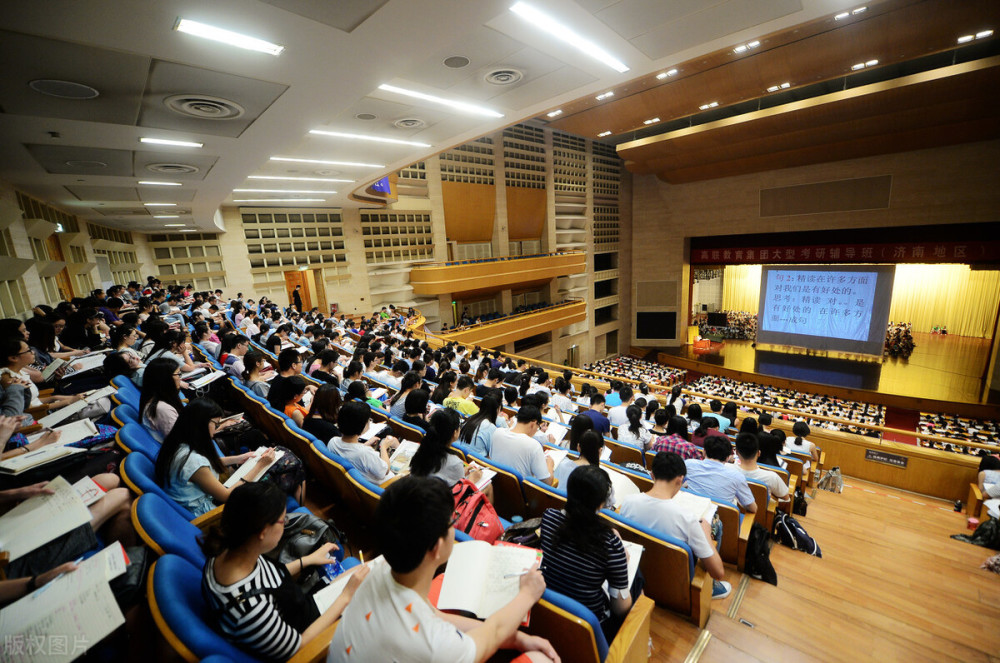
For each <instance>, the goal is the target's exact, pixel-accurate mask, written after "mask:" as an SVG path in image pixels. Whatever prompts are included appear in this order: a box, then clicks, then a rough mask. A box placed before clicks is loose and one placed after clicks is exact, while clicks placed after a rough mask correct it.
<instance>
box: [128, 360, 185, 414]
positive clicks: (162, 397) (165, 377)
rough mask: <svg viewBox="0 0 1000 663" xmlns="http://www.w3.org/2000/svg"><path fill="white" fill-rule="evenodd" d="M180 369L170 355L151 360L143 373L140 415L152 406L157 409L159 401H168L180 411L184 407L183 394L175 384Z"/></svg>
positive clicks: (153, 409)
mask: <svg viewBox="0 0 1000 663" xmlns="http://www.w3.org/2000/svg"><path fill="white" fill-rule="evenodd" d="M178 370H179V367H178V366H177V362H176V361H174V360H173V359H171V358H169V357H157V358H156V359H154V360H153V361H151V362H149V364H148V365H147V366H146V370H145V371H144V372H143V374H142V394H141V395H140V396H139V416H140V417H142V413H143V412H145V411H146V408H147V407H148V408H151V411H153V412H155V411H156V404H157V403H166V404H167V405H169V406H171V407H172V408H174V409H175V410H177V412H178V413H179V412H180V411H181V410H183V409H184V404H183V403H181V394H180V392H179V391H178V390H177V387H176V386H175V385H174V373H175V372H177V371H178Z"/></svg>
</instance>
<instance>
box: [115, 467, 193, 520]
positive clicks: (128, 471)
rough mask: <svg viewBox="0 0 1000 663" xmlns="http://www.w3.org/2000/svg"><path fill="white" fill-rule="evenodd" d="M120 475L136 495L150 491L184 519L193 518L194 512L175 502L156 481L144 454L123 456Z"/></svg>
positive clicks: (152, 468)
mask: <svg viewBox="0 0 1000 663" xmlns="http://www.w3.org/2000/svg"><path fill="white" fill-rule="evenodd" d="M121 475H122V480H124V481H125V484H126V485H127V486H128V487H129V488H131V489H132V492H134V493H135V494H137V495H144V494H146V493H152V494H154V495H157V496H159V497H160V499H162V500H163V501H164V502H166V503H167V504H169V505H170V506H171V507H172V508H173V509H174V511H176V512H177V513H178V514H179V515H180V516H181V517H182V518H184V520H186V521H188V522H191V521H192V520H194V514H193V513H191V512H190V511H188V510H187V509H186V508H184V507H183V506H181V505H180V504H178V503H177V502H175V501H174V500H173V499H172V498H171V497H170V496H169V495H167V493H166V492H165V491H164V490H163V488H161V487H160V485H159V484H158V483H156V477H155V475H154V466H153V461H151V460H150V459H149V458H147V457H146V456H144V455H142V454H140V453H130V454H129V455H127V456H125V460H123V461H122V464H121Z"/></svg>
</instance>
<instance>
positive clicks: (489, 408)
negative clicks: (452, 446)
mask: <svg viewBox="0 0 1000 663" xmlns="http://www.w3.org/2000/svg"><path fill="white" fill-rule="evenodd" d="M499 413H500V402H499V401H498V400H497V399H496V396H494V395H493V394H486V395H485V396H483V398H482V399H481V400H480V401H479V412H477V413H475V414H474V415H472V416H471V417H469V418H468V419H467V420H466V421H465V425H464V426H462V436H461V438H460V439H461V440H462V442H465V443H466V444H472V441H473V440H474V439H476V433H477V432H478V431H479V427H480V426H481V425H482V423H483V422H484V421H488V422H490V423H491V424H494V425H496V423H497V415H498V414H499ZM432 418H433V417H432Z"/></svg>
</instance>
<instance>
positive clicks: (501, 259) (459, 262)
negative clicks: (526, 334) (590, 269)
mask: <svg viewBox="0 0 1000 663" xmlns="http://www.w3.org/2000/svg"><path fill="white" fill-rule="evenodd" d="M578 253H586V251H553V252H552V253H532V254H530V255H526V256H525V255H520V256H493V257H490V258H468V259H466V260H446V261H444V262H422V263H420V264H419V265H417V267H455V266H457V265H473V264H477V263H491V262H506V261H510V260H525V259H527V258H551V257H552V256H567V255H576V254H578ZM414 269H416V268H414Z"/></svg>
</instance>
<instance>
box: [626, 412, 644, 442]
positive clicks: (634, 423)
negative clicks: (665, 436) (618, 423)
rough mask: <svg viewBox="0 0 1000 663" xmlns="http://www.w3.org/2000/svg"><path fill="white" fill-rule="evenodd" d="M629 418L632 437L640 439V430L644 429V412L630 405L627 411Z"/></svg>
mask: <svg viewBox="0 0 1000 663" xmlns="http://www.w3.org/2000/svg"><path fill="white" fill-rule="evenodd" d="M625 416H626V417H628V430H629V432H630V433H632V435H635V436H636V437H639V430H640V429H641V428H642V410H640V409H639V408H638V407H636V406H635V405H629V406H628V408H626V410H625Z"/></svg>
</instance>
